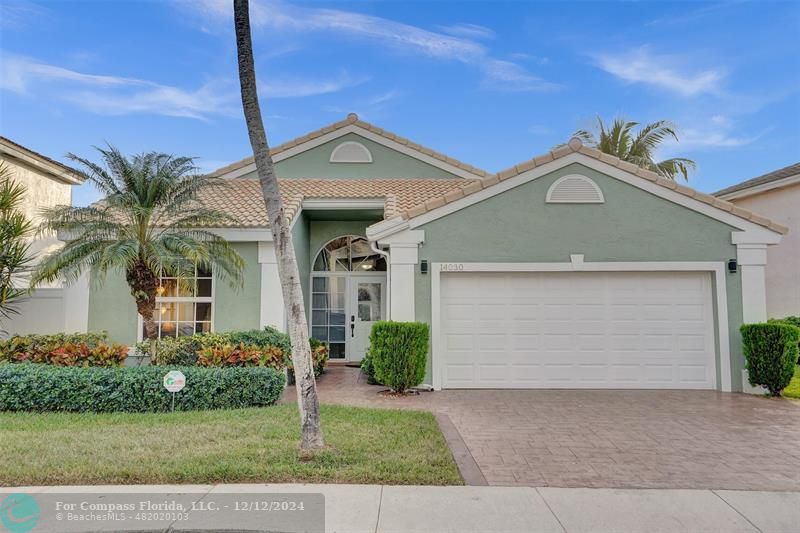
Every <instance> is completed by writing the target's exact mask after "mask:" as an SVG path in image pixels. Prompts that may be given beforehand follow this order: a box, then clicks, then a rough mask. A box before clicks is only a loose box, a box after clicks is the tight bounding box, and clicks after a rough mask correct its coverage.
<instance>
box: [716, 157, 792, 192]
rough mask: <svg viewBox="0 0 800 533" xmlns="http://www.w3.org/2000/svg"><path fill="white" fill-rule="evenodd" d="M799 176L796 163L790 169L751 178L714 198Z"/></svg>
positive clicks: (726, 189) (728, 188)
mask: <svg viewBox="0 0 800 533" xmlns="http://www.w3.org/2000/svg"><path fill="white" fill-rule="evenodd" d="M799 175H800V163H795V164H794V165H789V166H788V167H784V168H781V169H778V170H775V171H773V172H768V173H767V174H763V175H761V176H758V177H755V178H751V179H749V180H746V181H743V182H741V183H737V184H736V185H731V186H730V187H726V188H725V189H722V190H721V191H717V192H715V193H714V196H725V195H726V194H731V193H734V192H739V191H744V190H746V189H749V188H751V187H757V186H759V185H766V184H767V183H772V182H773V181H780V180H782V179H784V178H791V177H792V176H799Z"/></svg>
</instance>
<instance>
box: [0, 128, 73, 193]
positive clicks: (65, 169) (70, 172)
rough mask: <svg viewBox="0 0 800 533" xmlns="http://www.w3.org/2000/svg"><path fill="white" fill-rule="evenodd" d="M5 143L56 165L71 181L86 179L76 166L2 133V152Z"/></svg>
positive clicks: (0, 136) (0, 143)
mask: <svg viewBox="0 0 800 533" xmlns="http://www.w3.org/2000/svg"><path fill="white" fill-rule="evenodd" d="M3 145H5V146H7V147H9V148H13V149H16V150H18V151H20V152H22V153H24V154H25V155H27V156H28V157H31V158H33V159H38V160H39V161H41V162H42V163H45V164H48V165H53V166H55V167H56V168H58V169H59V170H60V171H61V172H63V173H64V174H66V175H67V177H68V178H69V179H70V181H78V182H83V181H85V179H84V177H83V175H81V174H80V173H79V172H78V171H77V170H75V169H74V168H72V167H69V166H67V165H65V164H64V163H59V162H58V161H56V160H55V159H52V158H50V157H47V156H46V155H43V154H40V153H39V152H36V151H34V150H31V149H30V148H28V147H26V146H22V145H21V144H19V143H16V142H14V141H12V140H11V139H9V138H8V137H3V136H2V135H0V153H5V150H3Z"/></svg>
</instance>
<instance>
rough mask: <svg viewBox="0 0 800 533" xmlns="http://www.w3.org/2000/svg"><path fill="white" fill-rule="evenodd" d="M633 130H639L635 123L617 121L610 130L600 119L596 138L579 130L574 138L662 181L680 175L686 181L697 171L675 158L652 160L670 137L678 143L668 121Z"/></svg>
mask: <svg viewBox="0 0 800 533" xmlns="http://www.w3.org/2000/svg"><path fill="white" fill-rule="evenodd" d="M636 126H639V123H638V122H627V121H625V120H624V119H622V118H617V119H614V122H613V123H612V124H611V127H610V128H609V127H606V125H605V124H604V123H603V119H601V118H600V117H597V133H598V136H597V137H595V134H594V133H593V132H590V131H587V130H578V131H576V132H575V134H574V136H575V137H577V138H579V139H580V140H581V141H582V142H583V143H584V144H586V145H587V146H591V147H593V148H597V149H598V150H600V151H601V152H603V153H606V154H608V155H613V156H615V157H618V158H620V159H622V160H623V161H627V162H629V163H633V164H634V165H636V166H638V167H641V168H644V169H647V170H652V171H653V172H656V173H657V174H659V175H660V176H663V177H665V178H668V179H671V180H674V179H675V177H676V176H678V174H680V175H682V176H683V179H685V180H687V181H688V180H689V171H690V170H694V169H695V167H696V164H695V162H694V161H692V160H691V159H686V158H683V157H674V158H672V159H665V160H664V161H655V160H654V157H655V152H656V150H657V149H658V147H659V145H661V143H663V142H664V141H665V140H667V139H668V138H670V137H671V138H673V139H675V140H676V141H677V140H678V134H677V132H676V128H675V126H674V125H673V124H672V123H671V122H669V121H666V120H659V121H657V122H651V123H650V124H645V125H644V126H642V127H641V128H639V132H638V133H635V132H634V131H633V129H634V128H635V127H636Z"/></svg>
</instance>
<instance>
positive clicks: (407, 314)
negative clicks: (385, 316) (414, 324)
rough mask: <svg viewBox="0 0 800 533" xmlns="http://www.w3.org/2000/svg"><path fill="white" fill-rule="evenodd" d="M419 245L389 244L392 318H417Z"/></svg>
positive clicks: (406, 319) (400, 320)
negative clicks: (416, 298)
mask: <svg viewBox="0 0 800 533" xmlns="http://www.w3.org/2000/svg"><path fill="white" fill-rule="evenodd" d="M418 256H419V254H418V245H417V244H410V243H398V244H390V245H389V262H390V263H391V269H392V275H391V287H389V290H390V291H391V299H390V302H391V311H390V315H389V316H390V317H391V319H392V320H396V321H399V322H410V321H413V320H416V313H415V309H414V285H415V284H414V273H415V271H416V267H417V263H418Z"/></svg>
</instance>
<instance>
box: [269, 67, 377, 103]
mask: <svg viewBox="0 0 800 533" xmlns="http://www.w3.org/2000/svg"><path fill="white" fill-rule="evenodd" d="M368 79H369V78H367V77H360V78H353V77H351V76H350V75H349V74H347V73H342V74H340V75H339V76H337V77H336V78H326V79H323V80H310V79H300V78H283V79H274V80H273V79H268V80H261V81H260V82H259V84H258V87H259V94H260V95H261V96H262V97H268V98H302V97H305V96H315V95H318V94H329V93H335V92H339V91H341V90H342V89H346V88H348V87H353V86H356V85H360V84H362V83H364V82H366V81H367V80H368Z"/></svg>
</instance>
